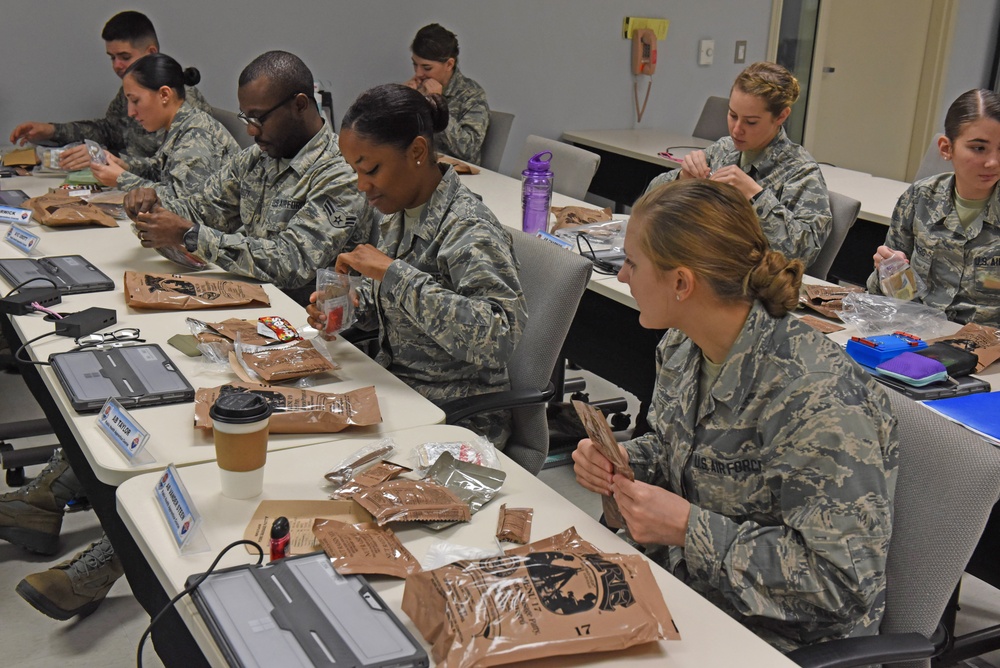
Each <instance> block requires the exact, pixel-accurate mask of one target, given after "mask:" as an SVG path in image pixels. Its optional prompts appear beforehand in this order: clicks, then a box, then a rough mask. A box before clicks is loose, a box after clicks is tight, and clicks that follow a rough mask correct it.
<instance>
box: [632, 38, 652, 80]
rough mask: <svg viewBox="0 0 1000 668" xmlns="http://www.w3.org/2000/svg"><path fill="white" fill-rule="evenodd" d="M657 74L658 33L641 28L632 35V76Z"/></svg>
mask: <svg viewBox="0 0 1000 668" xmlns="http://www.w3.org/2000/svg"><path fill="white" fill-rule="evenodd" d="M655 73H656V33H654V32H653V31H652V30H650V29H649V28H641V29H639V30H636V31H635V32H634V33H632V74H648V75H650V76H652V75H653V74H655Z"/></svg>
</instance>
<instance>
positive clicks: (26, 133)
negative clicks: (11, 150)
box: [10, 121, 56, 146]
mask: <svg viewBox="0 0 1000 668" xmlns="http://www.w3.org/2000/svg"><path fill="white" fill-rule="evenodd" d="M55 133H56V126H54V125H52V124H51V123H38V122H36V121H29V122H27V123H21V124H20V125H18V126H17V127H16V128H14V131H13V132H11V133H10V143H11V144H16V143H18V142H20V143H21V146H24V145H25V144H27V143H28V142H31V143H33V144H37V143H38V142H40V141H46V140H49V139H52V135H54V134H55Z"/></svg>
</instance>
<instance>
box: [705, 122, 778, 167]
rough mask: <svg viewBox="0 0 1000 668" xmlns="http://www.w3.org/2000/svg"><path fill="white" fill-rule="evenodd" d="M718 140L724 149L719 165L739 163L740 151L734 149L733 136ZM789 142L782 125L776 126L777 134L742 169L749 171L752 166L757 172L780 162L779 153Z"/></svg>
mask: <svg viewBox="0 0 1000 668" xmlns="http://www.w3.org/2000/svg"><path fill="white" fill-rule="evenodd" d="M719 141H720V142H724V143H723V144H722V147H723V150H724V151H725V153H724V155H723V158H722V161H721V163H720V164H719V167H724V166H726V165H739V164H740V155H741V152H740V151H737V150H736V145H735V144H733V138H732V137H723V138H722V139H720V140H719ZM789 144H791V141H790V140H789V139H788V135H787V134H785V128H784V126H782V127H780V128H778V134H776V135H774V139H772V140H771V142H770V143H769V144H768V145H767V146H765V147H764V150H762V151H761V152H760V155H758V156H757V158H756V159H755V160H753V161H752V162H750V163H748V164H747V166H746V168H745V169H744V170H743V171H745V172H749V171H750V169H751V168H753V167H756V168H757V171H758V172H761V171H765V170H769V169H770V168H771V167H773V166H774V165H775V164H776V163H778V162H781V155H782V154H783V153H784V151H785V148H786V147H787V146H788V145H789Z"/></svg>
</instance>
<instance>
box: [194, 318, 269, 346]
mask: <svg viewBox="0 0 1000 668" xmlns="http://www.w3.org/2000/svg"><path fill="white" fill-rule="evenodd" d="M205 324H206V325H208V326H209V327H211V328H212V329H214V330H215V331H216V332H217V333H218V334H220V335H221V336H223V337H224V338H226V339H228V340H229V341H235V340H236V337H237V336H239V337H240V341H241V342H242V343H245V344H247V345H250V346H268V345H273V344H275V343H281V341H278V340H277V339H269V338H267V337H266V336H261V335H260V334H258V333H257V321H256V320H243V319H242V318H229V319H228V320H223V321H222V322H206V323H205Z"/></svg>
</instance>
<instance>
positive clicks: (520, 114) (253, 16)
mask: <svg viewBox="0 0 1000 668" xmlns="http://www.w3.org/2000/svg"><path fill="white" fill-rule="evenodd" d="M123 8H135V9H139V10H140V11H144V12H146V13H147V14H148V15H149V16H150V18H151V19H152V20H153V23H154V25H156V28H157V32H158V33H159V35H160V41H161V46H162V49H163V51H164V52H165V53H168V54H170V55H172V56H175V57H176V58H177V59H178V60H179V61H180V62H181V64H182V65H184V66H188V65H193V66H195V67H197V68H198V69H200V70H201V72H202V84H201V85H200V88H201V89H202V91H203V92H204V93H205V94H206V95H207V96H208V98H209V100H210V101H211V102H212V103H213V104H215V105H216V106H221V107H227V108H230V109H235V108H236V106H237V105H236V80H237V77H238V75H239V72H240V70H241V69H242V68H243V66H244V65H245V64H246V63H248V62H249V61H250V60H251V59H253V58H254V57H255V56H257V55H258V54H260V53H262V52H263V51H266V50H268V49H275V48H281V49H287V50H289V51H293V52H295V53H297V54H299V55H300V56H302V57H303V59H304V60H305V61H306V63H307V64H308V65H309V66H310V68H311V69H312V70H313V73H314V75H315V76H316V78H317V79H319V80H320V81H321V82H323V83H324V85H325V86H326V87H327V88H329V89H330V90H332V91H333V93H334V108H335V113H336V115H337V116H338V117H339V116H341V115H343V112H344V111H345V110H346V109H347V107H348V106H349V104H350V103H351V101H352V100H353V99H354V98H355V97H356V96H357V95H358V93H360V92H361V91H363V90H364V89H365V88H367V87H369V86H372V85H375V84H377V83H383V82H386V81H404V80H406V79H407V78H409V76H410V75H411V70H410V63H409V55H410V54H409V43H410V40H411V39H412V36H413V33H414V32H415V31H416V30H417V28H419V27H420V26H421V25H423V24H425V23H429V22H431V21H439V22H441V23H443V24H444V25H445V26H447V27H448V28H450V29H451V30H453V31H455V32H456V33H457V34H458V36H459V43H460V45H461V47H462V54H461V58H460V66H461V68H462V70H463V71H464V72H465V73H466V74H467V75H468V76H471V77H472V78H474V79H476V80H478V81H479V82H480V83H481V84H482V85H483V87H484V88H485V89H486V91H487V95H488V96H489V101H490V106H492V107H494V108H496V109H500V110H503V111H512V112H515V113H516V114H517V119H516V120H515V122H514V127H513V130H512V132H511V138H510V142H509V144H508V151H507V153H506V155H505V159H504V162H503V166H502V169H503V170H504V171H507V172H509V171H511V170H514V169H515V168H517V166H515V165H514V162H515V161H516V157H517V155H518V153H519V147H520V146H521V145H522V144H523V142H524V138H525V136H526V135H528V134H539V135H543V136H547V137H558V136H559V134H560V133H561V132H562V131H563V130H565V129H571V128H578V129H581V128H626V127H634V126H635V114H634V111H633V106H632V77H631V75H630V72H629V59H630V55H631V51H630V43H629V42H628V41H626V40H624V39H622V37H621V35H620V31H621V21H622V18H623V17H624V16H626V15H634V16H653V17H665V18H667V19H669V20H670V30H669V32H668V34H667V39H666V40H665V41H664V42H662V43H661V44H660V51H659V65H658V68H657V72H656V76H655V77H654V79H653V90H652V93H651V95H650V98H649V106H648V107H647V110H646V115H645V117H644V118H643V122H642V126H648V127H663V128H667V129H670V130H674V131H677V132H690V131H691V130H692V129H693V128H694V124H695V122H696V120H697V118H698V114H699V112H700V111H701V106H702V104H703V103H704V100H705V98H706V97H707V96H709V95H725V94H727V93H728V91H729V87H730V85H731V83H732V80H733V78H734V77H735V76H736V74H737V73H738V72H739V71H740V69H741V68H742V66H741V65H737V64H734V63H733V62H732V59H733V50H734V43H735V41H736V40H738V39H745V40H747V41H748V49H747V61H748V62H752V61H754V60H759V59H762V58H764V56H765V52H766V42H767V33H768V29H769V22H770V14H771V0H739V1H736V0H659V1H655V0H620V1H618V2H609V1H608V0H530V1H529V0H492V1H489V0H285V1H284V2H281V1H280V0H243V1H242V2H239V3H235V2H227V3H222V2H219V1H218V0H171V1H170V2H151V1H149V0H142V1H140V2H136V3H134V4H127V5H126V4H123V3H122V2H120V0H119V1H111V0H88V2H86V3H65V2H56V1H54V0H36V1H35V2H15V1H14V0H0V21H2V25H3V39H2V40H0V58H2V62H3V63H4V77H3V79H2V81H3V83H2V84H0V144H2V143H6V138H7V136H8V134H9V132H10V130H12V129H13V127H14V126H15V125H16V124H17V123H18V122H21V121H24V120H73V119H77V118H93V117H95V116H99V115H101V114H103V112H104V109H105V107H106V106H107V103H108V101H109V100H110V99H111V97H112V96H113V95H114V94H115V92H116V90H117V88H118V85H119V84H118V80H117V78H116V77H115V76H114V74H113V73H112V71H111V68H110V66H109V64H108V60H107V57H106V56H105V55H104V44H103V42H102V41H101V39H100V31H101V28H102V26H103V25H104V22H105V21H106V20H107V19H108V18H110V17H111V16H112V15H113V14H115V13H116V12H118V11H120V10H121V9H123ZM998 17H1000V2H998V0H960V4H959V14H958V17H957V21H956V33H955V35H956V36H955V39H954V40H953V43H954V46H953V52H952V54H951V56H950V58H949V65H948V74H947V77H946V80H945V86H944V92H943V94H942V99H941V104H940V108H941V114H940V117H941V119H942V123H939V127H940V126H941V125H942V124H943V118H944V112H945V110H946V109H947V106H948V104H950V103H951V101H952V100H953V99H954V98H955V97H956V96H957V95H958V94H960V93H961V92H963V91H965V90H968V89H969V88H972V87H974V86H979V85H985V84H986V83H987V81H986V80H987V79H988V77H989V71H990V70H989V67H990V66H989V59H990V58H991V56H992V53H993V45H994V43H995V40H996V27H997V21H998ZM708 38H710V39H714V40H715V43H716V58H715V63H714V64H713V65H711V66H708V67H703V66H699V65H698V64H697V53H698V41H699V40H700V39H708ZM640 85H641V90H640V94H641V93H644V92H645V79H642V80H641V81H640Z"/></svg>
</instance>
